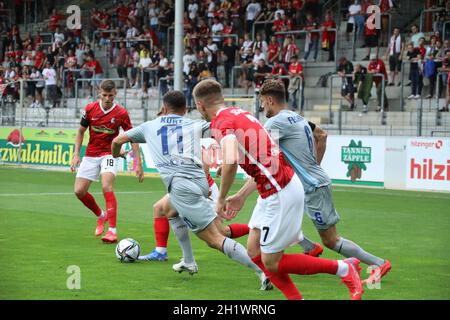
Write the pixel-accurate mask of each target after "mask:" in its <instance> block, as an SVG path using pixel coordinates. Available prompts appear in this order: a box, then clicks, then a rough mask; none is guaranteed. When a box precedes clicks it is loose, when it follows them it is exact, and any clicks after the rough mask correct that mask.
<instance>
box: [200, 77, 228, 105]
mask: <svg viewBox="0 0 450 320" xmlns="http://www.w3.org/2000/svg"><path fill="white" fill-rule="evenodd" d="M193 95H194V98H195V99H198V100H201V101H203V102H205V103H206V102H207V104H211V103H214V102H215V103H220V102H223V95H222V85H221V84H220V83H219V82H217V81H216V80H212V79H205V80H202V81H200V82H199V83H197V85H196V86H195V88H194V91H193Z"/></svg>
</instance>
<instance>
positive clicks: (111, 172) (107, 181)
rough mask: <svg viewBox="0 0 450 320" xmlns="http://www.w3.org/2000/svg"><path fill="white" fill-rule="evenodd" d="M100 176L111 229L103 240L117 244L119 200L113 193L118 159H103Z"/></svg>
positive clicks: (108, 157) (110, 157) (106, 157)
mask: <svg viewBox="0 0 450 320" xmlns="http://www.w3.org/2000/svg"><path fill="white" fill-rule="evenodd" d="M100 176H101V181H102V191H103V196H104V197H105V202H106V215H107V218H108V223H109V229H108V232H107V233H106V235H105V236H104V237H103V238H102V241H103V242H106V243H114V242H117V229H116V223H117V200H116V196H115V194H114V191H113V186H114V181H115V180H116V159H114V158H113V157H112V156H110V155H109V156H105V157H103V158H102V163H101V170H100Z"/></svg>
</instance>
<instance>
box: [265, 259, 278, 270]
mask: <svg viewBox="0 0 450 320" xmlns="http://www.w3.org/2000/svg"><path fill="white" fill-rule="evenodd" d="M263 263H264V266H265V267H266V269H267V271H269V272H277V271H278V262H277V261H274V260H265V259H264V258H263Z"/></svg>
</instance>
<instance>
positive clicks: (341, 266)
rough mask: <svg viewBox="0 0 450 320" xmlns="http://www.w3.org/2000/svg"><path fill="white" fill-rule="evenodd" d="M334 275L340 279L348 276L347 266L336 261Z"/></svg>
mask: <svg viewBox="0 0 450 320" xmlns="http://www.w3.org/2000/svg"><path fill="white" fill-rule="evenodd" d="M336 275H337V276H339V277H341V278H342V277H345V276H346V275H348V264H346V263H345V262H344V261H342V260H338V270H337V271H336Z"/></svg>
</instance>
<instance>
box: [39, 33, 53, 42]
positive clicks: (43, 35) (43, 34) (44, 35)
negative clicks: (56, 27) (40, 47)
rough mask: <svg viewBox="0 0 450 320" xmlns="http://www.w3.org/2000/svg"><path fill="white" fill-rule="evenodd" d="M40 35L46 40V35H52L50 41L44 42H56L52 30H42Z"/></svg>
mask: <svg viewBox="0 0 450 320" xmlns="http://www.w3.org/2000/svg"><path fill="white" fill-rule="evenodd" d="M39 35H40V36H41V38H42V40H44V37H48V36H50V41H44V42H43V43H51V44H53V43H54V42H55V38H54V35H53V33H51V32H40V33H39Z"/></svg>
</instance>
